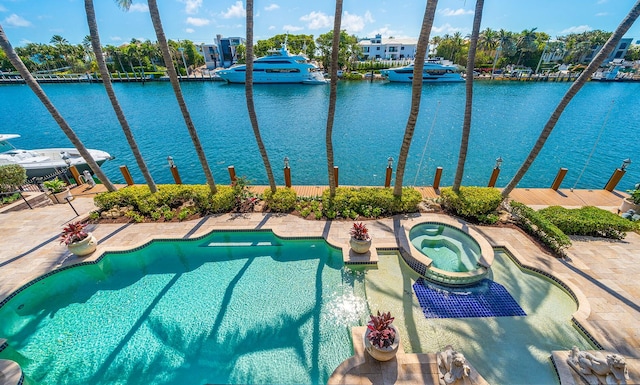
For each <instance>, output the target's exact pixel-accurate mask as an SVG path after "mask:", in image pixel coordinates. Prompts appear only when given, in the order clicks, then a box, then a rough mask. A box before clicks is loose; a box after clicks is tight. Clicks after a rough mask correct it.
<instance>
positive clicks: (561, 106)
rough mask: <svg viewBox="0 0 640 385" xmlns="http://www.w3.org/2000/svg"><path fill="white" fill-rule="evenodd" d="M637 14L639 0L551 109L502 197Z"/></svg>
mask: <svg viewBox="0 0 640 385" xmlns="http://www.w3.org/2000/svg"><path fill="white" fill-rule="evenodd" d="M638 16H640V0H638V1H637V2H636V3H635V4H634V6H633V7H632V8H631V10H630V11H629V13H628V14H627V16H626V17H625V18H624V20H622V22H621V23H620V25H619V26H618V28H617V29H616V30H615V32H613V34H612V35H611V37H610V38H609V40H607V42H606V43H605V44H604V46H603V47H602V49H601V50H600V52H598V54H597V55H596V56H595V57H594V58H593V60H591V62H590V63H589V65H588V66H587V68H586V69H585V70H584V71H582V73H581V74H580V76H578V79H576V81H574V82H573V84H571V87H569V89H568V90H567V92H566V93H565V94H564V96H563V97H562V99H561V100H560V103H558V106H557V107H556V109H555V110H554V111H553V113H551V117H550V118H549V120H548V121H547V123H546V124H545V125H544V128H543V129H542V132H541V133H540V136H539V137H538V140H537V141H536V143H535V144H534V146H533V148H532V149H531V152H530V153H529V155H528V156H527V158H526V159H525V160H524V162H523V163H522V165H521V166H520V168H519V169H518V171H517V172H516V174H515V175H514V176H513V178H512V179H511V181H509V183H508V184H507V186H506V187H505V188H504V190H502V197H503V198H505V199H506V198H507V197H508V196H509V194H510V193H511V191H513V189H514V188H515V187H516V186H517V185H518V183H519V182H520V180H522V178H523V177H524V175H525V174H526V173H527V171H528V170H529V167H530V166H531V164H532V163H533V161H534V160H535V159H536V157H537V156H538V154H539V153H540V151H541V150H542V147H544V144H545V142H546V141H547V138H548V137H549V135H550V134H551V131H553V129H554V127H555V126H556V123H557V122H558V119H560V115H562V113H563V112H564V110H565V108H567V106H568V105H569V102H570V101H571V99H573V97H574V96H575V95H576V94H577V93H578V91H580V89H581V88H582V87H583V86H584V85H585V83H586V82H587V81H588V80H589V79H590V78H591V75H593V73H594V72H596V70H597V69H598V67H600V64H602V62H603V61H604V60H605V59H606V58H607V57H609V55H610V54H611V52H613V50H614V49H615V48H616V46H617V45H618V42H619V41H620V39H621V38H622V37H623V36H624V35H625V33H627V31H628V30H629V28H631V26H632V25H633V23H634V22H635V21H636V20H637V19H638Z"/></svg>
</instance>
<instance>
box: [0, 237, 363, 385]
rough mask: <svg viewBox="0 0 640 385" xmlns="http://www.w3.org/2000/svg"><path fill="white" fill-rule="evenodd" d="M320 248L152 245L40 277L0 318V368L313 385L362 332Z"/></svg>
mask: <svg viewBox="0 0 640 385" xmlns="http://www.w3.org/2000/svg"><path fill="white" fill-rule="evenodd" d="M343 267H344V265H343V261H342V253H341V251H340V250H338V249H335V248H333V247H330V246H329V245H328V244H327V243H326V242H325V241H324V240H323V239H321V238H311V239H286V240H285V239H281V238H278V237H276V236H275V235H274V234H273V233H271V232H269V231H259V232H256V231H251V232H214V233H211V234H210V235H207V236H205V237H203V238H199V239H195V240H177V241H176V240H163V241H154V242H152V243H150V244H149V245H147V246H146V247H143V248H140V249H137V250H135V251H132V252H127V253H109V254H106V255H105V256H104V257H103V258H101V259H100V261H99V262H98V263H95V264H84V265H83V266H79V267H74V268H70V269H66V270H63V271H60V272H58V273H55V274H51V275H49V276H48V277H46V278H44V279H41V280H38V281H37V282H35V283H33V284H32V285H31V286H29V287H27V288H26V289H24V290H22V291H20V292H19V293H18V294H16V295H15V296H14V297H13V298H12V299H11V300H9V301H8V302H7V303H6V304H5V305H4V306H3V307H2V308H0V336H2V337H3V338H7V340H8V345H9V347H8V348H6V349H5V350H3V351H2V352H0V358H6V359H11V360H14V361H16V362H18V363H19V364H20V366H21V367H22V369H23V371H24V373H25V374H26V376H27V377H28V378H30V379H32V380H34V381H35V382H37V383H39V384H61V383H65V384H173V383H176V384H186V383H188V384H209V383H254V384H259V383H281V384H299V383H305V384H306V383H309V384H323V383H326V382H327V380H328V378H329V376H330V375H331V373H332V372H333V370H334V369H335V368H336V367H337V366H338V365H339V364H340V363H341V362H342V361H343V360H345V359H347V358H348V357H350V356H351V355H352V354H353V352H352V346H351V340H350V328H351V327H352V326H355V325H359V324H362V323H363V322H366V316H367V315H368V309H367V305H366V301H365V300H364V298H365V296H364V292H363V285H362V276H361V275H360V276H358V275H356V274H352V273H351V272H350V271H349V270H347V269H344V268H343Z"/></svg>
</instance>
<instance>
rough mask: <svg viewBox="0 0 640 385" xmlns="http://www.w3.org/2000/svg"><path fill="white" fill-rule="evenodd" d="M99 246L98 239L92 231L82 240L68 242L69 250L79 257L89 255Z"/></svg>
mask: <svg viewBox="0 0 640 385" xmlns="http://www.w3.org/2000/svg"><path fill="white" fill-rule="evenodd" d="M97 246H98V241H97V240H96V238H95V237H94V236H93V235H92V234H91V233H89V234H88V236H87V237H86V238H85V239H83V240H81V241H80V242H74V243H70V244H68V245H67V248H69V251H70V252H72V253H73V254H75V255H77V256H78V257H84V256H85V255H89V254H91V253H93V252H94V251H96V247H97Z"/></svg>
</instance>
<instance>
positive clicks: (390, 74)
mask: <svg viewBox="0 0 640 385" xmlns="http://www.w3.org/2000/svg"><path fill="white" fill-rule="evenodd" d="M380 74H381V75H382V77H383V78H385V79H387V80H389V81H390V82H405V83H410V82H412V81H413V63H411V64H409V65H408V66H405V67H399V68H389V69H386V70H382V71H380ZM422 81H423V82H425V83H432V82H433V83H439V82H463V81H464V78H463V77H462V76H461V75H460V72H459V71H458V69H457V68H456V67H455V66H454V65H453V63H450V62H447V61H445V60H443V59H441V58H433V59H426V60H425V62H424V67H423V70H422Z"/></svg>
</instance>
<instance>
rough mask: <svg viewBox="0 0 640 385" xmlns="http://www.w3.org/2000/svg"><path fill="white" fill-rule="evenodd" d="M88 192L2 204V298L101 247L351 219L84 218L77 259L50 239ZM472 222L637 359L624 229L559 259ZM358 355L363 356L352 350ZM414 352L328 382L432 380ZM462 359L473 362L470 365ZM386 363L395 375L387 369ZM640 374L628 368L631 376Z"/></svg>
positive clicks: (590, 197) (584, 196) (582, 201)
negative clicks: (27, 205) (16, 206)
mask: <svg viewBox="0 0 640 385" xmlns="http://www.w3.org/2000/svg"><path fill="white" fill-rule="evenodd" d="M316 188H321V187H316ZM95 192H96V191H94V190H84V188H82V187H79V188H78V189H77V190H76V191H74V195H75V199H74V200H73V201H72V204H73V207H74V208H75V209H76V210H77V212H78V213H79V214H80V215H79V216H77V215H76V213H75V212H74V211H73V209H72V208H71V207H70V206H69V205H66V204H65V205H50V206H45V207H39V208H34V209H33V210H29V209H25V210H21V211H14V212H2V211H0V231H1V234H2V237H0V250H2V252H1V254H0V304H1V303H2V301H3V300H5V299H6V298H7V297H8V296H10V295H11V294H12V293H13V292H14V291H15V290H17V289H18V288H20V287H21V286H23V285H24V284H26V283H28V282H29V281H31V280H33V279H35V278H37V277H39V276H41V275H43V274H46V273H48V272H50V271H53V270H55V269H59V268H61V267H64V266H68V265H72V264H75V263H78V262H83V261H91V260H95V259H96V258H97V257H99V256H100V255H101V254H102V253H104V252H105V251H111V250H127V249H131V248H135V247H138V246H141V245H144V244H145V243H147V242H149V241H150V240H151V239H153V238H194V237H199V236H202V235H205V234H207V233H208V232H210V231H212V230H215V229H271V230H273V231H274V232H275V233H276V234H278V235H281V236H319V237H324V238H325V239H327V241H328V242H329V243H331V244H333V245H335V246H338V247H341V248H343V250H348V239H349V228H350V226H351V223H352V222H351V221H315V220H304V219H301V218H298V217H295V216H292V215H274V214H265V213H251V214H223V215H213V216H208V217H206V218H202V219H200V220H196V221H186V222H180V223H141V224H131V223H127V224H100V225H91V228H90V230H91V231H92V232H93V234H94V236H95V237H96V238H97V239H98V240H99V242H98V250H97V251H96V252H95V253H93V254H92V255H91V256H89V257H86V258H82V259H80V258H77V257H75V256H74V255H71V254H70V253H69V252H68V251H67V248H66V247H65V246H64V245H61V244H60V243H59V242H58V236H59V233H60V231H61V229H62V227H63V226H64V225H65V224H67V223H68V222H70V221H76V220H79V219H82V218H84V217H86V215H88V213H89V212H90V211H92V210H94V209H95V206H94V204H93V200H92V198H93V195H94V193H95ZM422 193H423V196H426V197H428V196H429V194H436V195H437V192H436V191H433V189H431V191H429V190H428V189H425V191H422ZM308 195H313V194H308ZM623 196H626V194H624V193H620V192H612V193H610V192H606V191H604V190H593V191H590V190H589V191H587V190H580V191H578V190H576V191H569V190H566V191H564V190H563V191H553V190H550V189H517V190H515V191H514V193H513V194H512V197H513V198H514V199H516V200H518V201H520V202H523V203H525V204H527V205H529V206H531V207H534V208H540V207H544V206H547V205H556V204H557V205H562V206H566V207H580V206H583V205H593V206H599V207H602V208H604V209H607V210H611V211H615V210H616V208H617V206H618V205H619V203H620V200H621V198H622V197H623ZM432 220H435V221H445V222H446V221H457V220H456V219H455V218H452V217H449V216H446V215H443V214H430V213H421V214H414V215H406V216H396V217H394V218H388V219H380V220H372V221H368V222H367V224H368V228H369V231H370V233H371V235H372V238H373V247H374V248H397V242H396V236H395V231H396V229H398V228H399V227H400V226H404V227H406V228H410V227H411V226H413V225H415V224H417V223H420V222H423V221H432ZM471 227H472V228H474V229H475V230H476V231H478V232H479V233H481V234H482V235H484V236H485V237H486V238H487V239H488V240H489V242H490V243H491V245H492V246H502V247H506V248H507V249H508V250H509V251H510V252H511V253H512V254H513V255H514V256H515V257H516V259H517V260H518V261H519V262H520V263H521V264H522V265H526V266H528V267H532V268H534V269H536V270H538V271H540V272H543V273H544V274H548V275H551V276H553V277H555V278H557V279H558V280H559V281H561V282H562V283H564V284H565V285H566V287H568V288H569V289H570V290H571V291H573V293H574V294H575V296H576V298H577V299H578V302H579V308H578V311H577V312H576V313H575V314H574V318H575V321H576V322H577V323H578V324H580V325H581V326H582V327H583V328H584V330H585V331H587V332H588V333H589V334H590V335H591V336H593V338H594V339H595V340H596V341H597V342H598V343H599V344H600V345H601V346H602V348H603V349H604V350H607V351H611V352H616V353H620V354H622V355H624V356H626V357H628V358H631V359H639V358H640V322H638V319H640V279H638V277H640V235H639V234H637V233H629V234H628V235H627V237H626V238H625V239H624V240H621V241H613V240H606V239H601V238H588V237H572V242H573V246H572V247H571V248H570V249H569V250H568V255H569V258H570V259H568V260H561V259H557V258H555V257H553V256H551V255H549V254H547V253H546V252H545V251H544V250H542V249H541V248H540V247H539V246H538V245H537V244H536V243H534V242H532V240H531V239H530V238H529V237H528V236H527V235H526V234H524V233H523V232H522V231H520V230H519V229H516V228H512V227H489V226H471ZM376 256H377V253H375V252H374V253H372V254H371V255H370V256H367V257H357V256H353V255H352V256H351V257H354V258H373V259H375V258H376ZM345 258H350V257H349V253H348V252H345ZM0 338H2V336H0ZM433 353H435V352H433ZM356 354H366V353H362V352H359V351H358V350H356ZM421 356H426V355H414V354H403V355H401V356H399V358H398V359H397V360H392V361H391V362H390V363H388V364H385V365H380V364H379V363H375V362H371V361H370V360H366V359H365V358H366V357H360V358H359V360H360V361H358V362H360V363H359V364H358V365H357V367H355V366H354V367H352V368H351V369H349V370H346V369H345V370H344V371H343V372H342V373H338V372H339V371H338V370H337V371H336V373H335V376H334V377H332V379H331V381H330V382H331V383H335V384H347V383H349V384H354V383H356V384H391V383H398V384H400V383H403V384H409V383H426V384H430V383H434V377H433V376H434V373H433V371H432V369H433V368H432V366H429V365H426V364H425V362H426V361H424V359H422V358H420V357H421ZM470 364H471V365H473V362H471V363H470ZM341 367H342V366H341ZM428 368H431V369H428ZM343 369H344V368H343ZM390 370H391V371H392V373H394V374H393V375H389V373H390V372H389V371H390ZM480 374H482V373H480ZM638 374H639V373H635V374H634V376H633V377H636V376H637V375H638ZM633 377H632V378H633ZM636 378H637V377H636Z"/></svg>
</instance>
